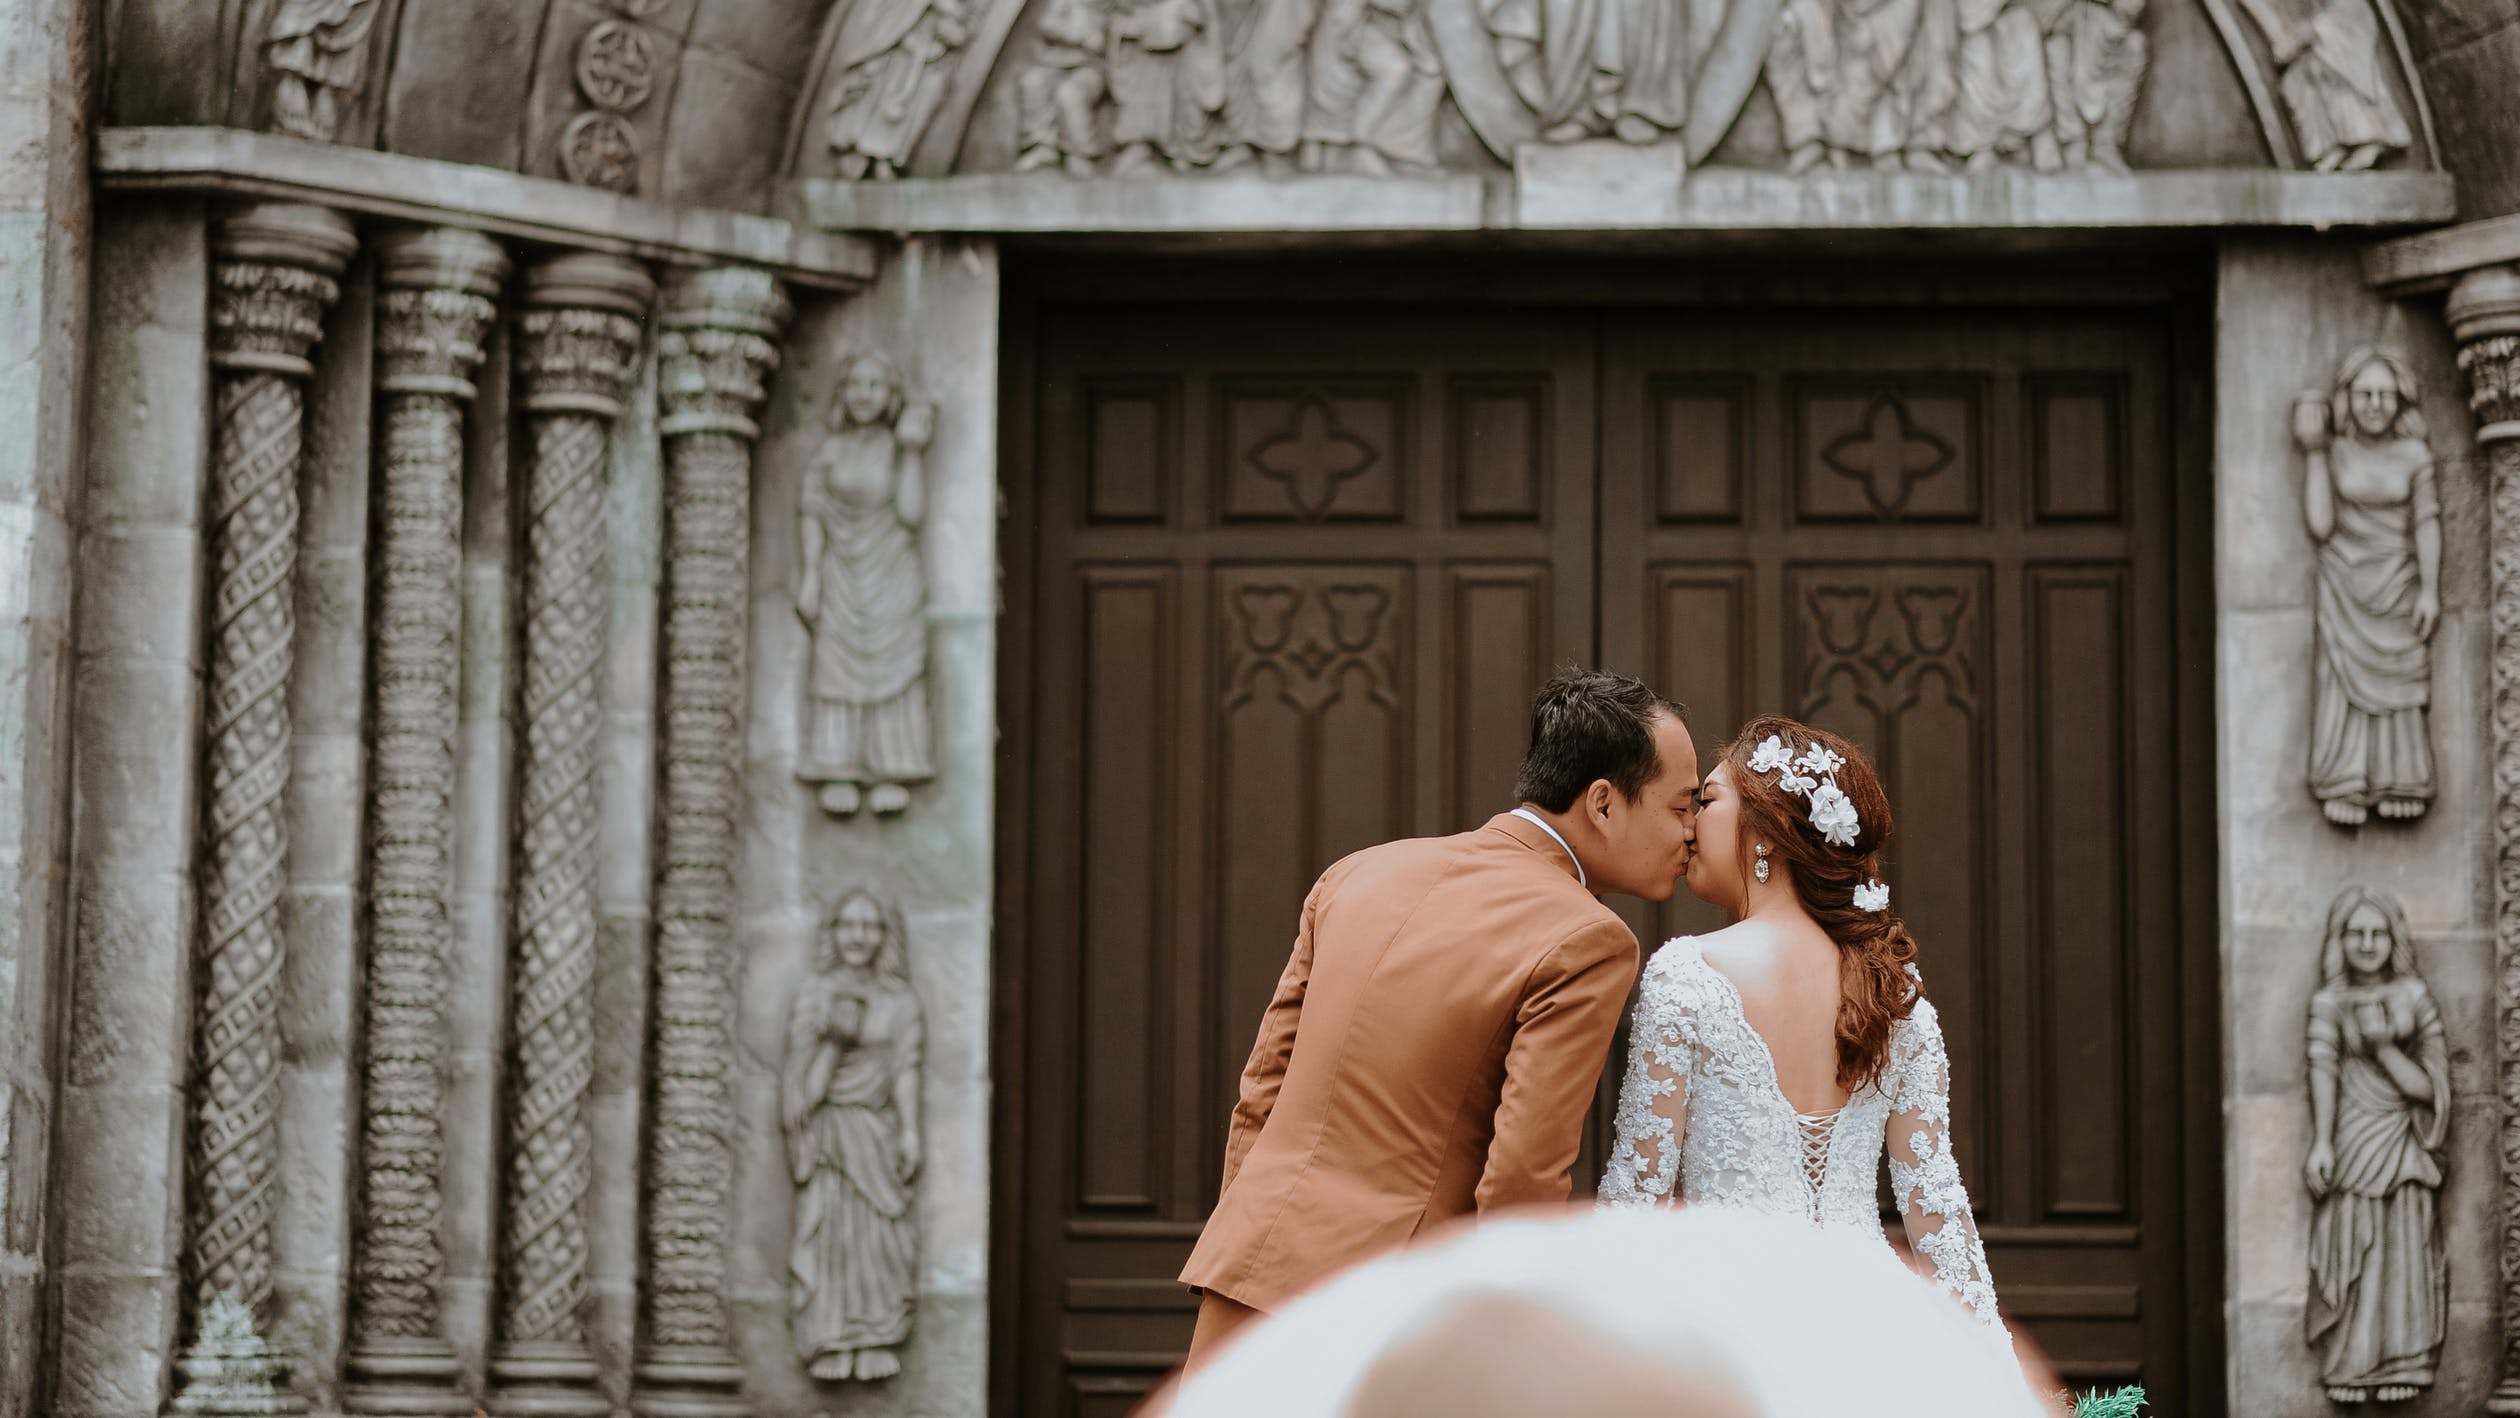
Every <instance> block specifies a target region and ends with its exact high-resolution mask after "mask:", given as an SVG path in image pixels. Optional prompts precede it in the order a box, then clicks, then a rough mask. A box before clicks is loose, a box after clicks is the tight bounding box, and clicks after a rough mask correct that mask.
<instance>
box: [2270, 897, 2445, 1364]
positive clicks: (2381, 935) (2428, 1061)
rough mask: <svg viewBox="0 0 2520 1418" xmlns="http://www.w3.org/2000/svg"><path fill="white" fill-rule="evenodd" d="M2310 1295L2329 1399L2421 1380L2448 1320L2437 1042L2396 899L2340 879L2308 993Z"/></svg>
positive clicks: (2309, 1324) (2440, 1051) (2313, 1335)
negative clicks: (2315, 980) (2313, 989)
mask: <svg viewBox="0 0 2520 1418" xmlns="http://www.w3.org/2000/svg"><path fill="white" fill-rule="evenodd" d="M2309 1056H2310V1155H2309V1157H2308V1158H2307V1159H2306V1160H2305V1161H2304V1162H2303V1164H2302V1179H2303V1181H2304V1182H2305V1183H2306V1184H2307V1185H2308V1187H2309V1189H2310V1198H2311V1204H2312V1209H2311V1218H2310V1300H2309V1309H2308V1313H2307V1316H2306V1337H2307V1339H2308V1341H2309V1344H2310V1347H2311V1349H2312V1350H2313V1351H2314V1352H2316V1353H2317V1354H2318V1356H2319V1361H2320V1373H2321V1377H2322V1379H2323V1381H2324V1382H2325V1383H2326V1385H2327V1396H2328V1399H2329V1401H2331V1402H2334V1403H2340V1404H2352V1403H2368V1402H2375V1401H2376V1402H2380V1403H2403V1402H2405V1401H2407V1400H2408V1399H2411V1398H2414V1397H2415V1396H2416V1395H2417V1394H2419V1393H2421V1392H2422V1391H2423V1390H2425V1389H2427V1388H2430V1387H2432V1383H2433V1374H2434V1370H2435V1369H2436V1368H2437V1367H2438V1365H2439V1363H2440V1360H2441V1341H2442V1335H2443V1333H2444V1331H2445V1329H2446V1328H2447V1325H2448V1319H2449V1309H2450V1305H2449V1291H2450V1280H2449V1263H2448V1259H2447V1257H2445V1256H2444V1255H2443V1253H2442V1249H2441V1220H2440V1217H2439V1215H2438V1214H2437V1212H2436V1210H2435V1207H2436V1204H2437V1203H2438V1201H2439V1199H2440V1193H2441V1182H2442V1159H2443V1143H2444V1141H2445V1140H2446V1139H2447V1137H2448V1134H2449V1129H2450V1046H2449V1043H2448V1041H2447V1040H2446V1038H2445V1037H2444V1035H2443V1032H2442V1026H2441V1012H2440V1010H2438V1009H2437V1008H2435V1007H2434V1005H2433V997H2432V991H2431V989H2430V988H2428V987H2427V986H2426V985H2425V984H2424V978H2423V976H2422V975H2420V974H2418V973H2417V972H2416V968H2415V942H2414V940H2413V939H2412V937H2410V936H2409V935H2408V933H2407V929H2406V911H2405V908H2404V907H2402V906H2400V905H2399V904H2398V902H2397V899H2396V898H2395V897H2392V896H2389V895H2387V894H2385V893H2382V892H2378V891H2374V890H2371V889H2370V888H2367V887H2359V886H2356V887H2348V888H2346V890H2345V891H2344V892H2343V893H2342V894H2341V895H2339V896H2338V897H2337V898H2336V903H2335V905H2334V906H2332V907H2331V908H2330V909H2329V911H2328V923H2327V936H2326V943H2325V945H2324V946H2323V947H2322V948H2321V950H2320V953H2319V989H2318V992H2317V993H2316V994H2313V995H2312V996H2311V997H2310V1026H2309Z"/></svg>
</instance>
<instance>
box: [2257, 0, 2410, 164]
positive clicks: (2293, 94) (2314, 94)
mask: <svg viewBox="0 0 2520 1418" xmlns="http://www.w3.org/2000/svg"><path fill="white" fill-rule="evenodd" d="M2241 6H2242V8H2244V9H2246V10H2247V11H2248V12H2249V17H2250V18H2251V19H2253V20H2255V21H2256V22H2257V26H2258V29H2259V30H2260V31H2261V32H2262V33H2264V34H2265V36H2266V43H2267V46H2268V47H2269V48H2270V49H2272V50H2273V51H2274V55H2275V64H2276V67H2277V68H2278V69H2280V70H2281V71H2282V73H2283V78H2282V80H2281V81H2280V82H2279V84H2278V87H2279V88H2280V89H2281V90H2282V92H2283V96H2284V109H2285V112H2287V113H2288V114H2290V115H2291V116H2292V123H2293V136H2294V138H2295V139H2296V140H2297V141H2298V142H2299V143H2300V145H2301V160H2302V162H2304V163H2305V164H2307V165H2309V166H2310V167H2312V168H2315V169H2316V170H2318V171H2320V172H2340V171H2341V172H2359V171H2362V170H2363V169H2365V168H2369V167H2372V166H2375V165H2376V164H2378V163H2379V162H2380V160H2381V159H2383V158H2385V157H2387V156H2389V155H2390V154H2392V153H2399V152H2404V151H2405V150H2406V148H2407V145H2408V144H2410V143H2412V142H2414V140H2415V139H2414V134H2413V133H2412V131H2411V130H2409V129H2408V127H2407V124H2406V114H2405V113H2404V112H2403V111H2402V110H2401V109H2399V107H2398V101H2397V96H2396V95H2395V94H2393V93H2391V92H2390V91H2389V80H2388V75H2387V69H2388V60H2389V53H2388V50H2387V48H2386V47H2385V42H2384V41H2383V40H2382V38H2381V35H2380V19H2379V17H2378V16H2377V15H2375V14H2373V13H2372V9H2371V0H2241ZM2304 10H2306V11H2307V13H2303V11H2304Z"/></svg>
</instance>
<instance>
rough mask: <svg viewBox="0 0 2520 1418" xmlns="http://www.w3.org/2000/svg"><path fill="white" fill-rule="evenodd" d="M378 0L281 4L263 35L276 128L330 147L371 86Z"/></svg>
mask: <svg viewBox="0 0 2520 1418" xmlns="http://www.w3.org/2000/svg"><path fill="white" fill-rule="evenodd" d="M376 11H377V0H280V3H279V7H278V8H277V9H275V10H273V11H272V15H271V28H270V29H269V30H268V31H267V32H265V34H264V36H263V67H265V68H266V69H269V70H270V71H271V79H272V87H271V126H272V127H274V128H277V129H279V130H280V131H281V132H283V133H290V134H294V135H296V136H297V137H300V138H311V139H313V140H314V141H316V142H318V143H329V142H331V141H333V139H334V138H335V137H337V136H338V135H339V134H340V132H341V116H342V111H343V110H344V109H346V108H348V107H349V106H350V104H351V102H352V101H353V100H355V99H357V98H358V96H359V90H360V88H361V87H362V86H363V85H365V84H366V82H367V63H368V36H369V32H370V31H371V30H373V29H374V28H375V26H376Z"/></svg>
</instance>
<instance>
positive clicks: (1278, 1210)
mask: <svg viewBox="0 0 2520 1418" xmlns="http://www.w3.org/2000/svg"><path fill="white" fill-rule="evenodd" d="M1636 961H1637V949H1636V937H1635V936H1634V935H1633V934H1631V933H1630V932H1629V930H1628V928H1627V925H1626V923H1625V922H1623V921H1621V920H1620V919H1619V917H1618V915H1617V914H1616V913H1615V912H1613V911H1612V910H1611V909H1610V908H1609V907H1607V906H1604V905H1603V904H1601V902H1600V901H1599V900H1598V899H1597V898H1595V897H1594V896H1593V895H1592V894H1591V893H1590V892H1588V891H1586V890H1585V889H1584V888H1583V887H1581V886H1579V885H1577V883H1576V878H1575V864H1574V862H1573V860H1572V859H1571V858H1569V857H1568V856H1567V854H1566V852H1565V850H1564V849H1563V848H1561V847H1559V846H1558V844H1557V842H1556V841H1555V840H1554V839H1552V838H1551V837H1550V836H1549V834H1548V833H1546V832H1544V831H1542V830H1541V829H1540V828H1538V827H1536V826H1534V825H1532V824H1531V823H1530V822H1528V821H1525V820H1524V819H1522V818H1519V817H1516V816H1514V815H1512V814H1511V813H1506V814H1501V815H1499V816H1498V817H1496V818H1495V819H1493V820H1492V821H1490V822H1489V823H1488V824H1487V825H1486V826H1484V827H1482V828H1480V829H1478V830H1477V831H1475V832H1465V833H1463V834H1461V835H1460V836H1458V837H1430V838H1420V839H1416V840H1412V841H1405V842H1391V843H1386V844H1385V845H1383V846H1380V847H1373V848H1369V849H1367V850H1365V851H1362V852H1359V853H1357V854H1356V855H1354V856H1352V857H1349V858H1347V859H1345V860H1344V861H1341V862H1339V863H1338V864H1337V865H1335V866H1333V867H1331V868H1330V870H1328V871H1327V872H1324V873H1323V874H1322V877H1321V880H1320V881H1319V882H1317V883H1315V884H1314V886H1313V889H1312V894H1311V895H1310V896H1309V897H1307V898H1306V899H1305V902H1304V917H1303V924H1302V927H1301V929H1300V930H1299V931H1298V932H1297V934H1296V937H1295V953H1294V956H1293V958H1292V959H1290V960H1289V961H1288V962H1287V965H1286V974H1285V975H1284V976H1283V977H1282V978H1280V979H1279V981H1278V987H1277V995H1276V997H1275V998H1274V999H1272V1000H1270V1002H1269V1008H1268V1012H1267V1013H1266V1014H1264V1015H1263V1016H1262V1017H1261V1020H1260V1041H1259V1043H1258V1044H1257V1045H1255V1046H1254V1047H1253V1048H1252V1051H1251V1062H1250V1063H1249V1064H1247V1065H1245V1066H1244V1068H1243V1075H1242V1097H1241V1101H1240V1102H1238V1103H1237V1104H1236V1105H1235V1107H1234V1117H1233V1127H1232V1131H1231V1133H1230V1134H1229V1136H1228V1137H1227V1139H1226V1144H1225V1183H1224V1189H1223V1194H1222V1195H1221V1196H1220V1197H1219V1198H1218V1200H1217V1203H1216V1210H1215V1212H1214V1213H1213V1214H1212V1215H1210V1216H1209V1218H1208V1223H1207V1229H1206V1230H1205V1231H1204V1232H1202V1233H1201V1234H1200V1236H1199V1244H1198V1246H1197V1248H1196V1249H1195V1250H1193V1251H1192V1252H1191V1254H1190V1264H1189V1265H1188V1267H1187V1268H1185V1269H1184V1270H1183V1271H1182V1273H1181V1279H1182V1281H1183V1283H1185V1284H1188V1285H1194V1286H1198V1287H1200V1288H1202V1289H1206V1290H1210V1291H1213V1292H1215V1293H1217V1294H1220V1295H1223V1296H1225V1297H1227V1298H1229V1299H1233V1300H1239V1301H1241V1302H1242V1303H1243V1304H1246V1305H1249V1306H1252V1307H1253V1308H1255V1309H1262V1310H1269V1309H1275V1308H1277V1307H1279V1306H1281V1305H1283V1304H1284V1303H1285V1302H1286V1301H1288V1300H1289V1299H1292V1298H1293V1297H1294V1296H1295V1295H1296V1294H1297V1293H1299V1292H1301V1291H1302V1290H1304V1289H1306V1288H1308V1287H1309V1286H1311V1285H1312V1284H1313V1283H1314V1282H1315V1281H1318V1280H1321V1279H1324V1278H1325V1277H1327V1276H1328V1275H1329V1274H1330V1273H1331V1272H1333V1271H1335V1270H1339V1269H1342V1268H1344V1267H1346V1266H1348V1265H1351V1264H1353V1263H1355V1262H1356V1261H1359V1260H1362V1259H1364V1258H1365V1257H1367V1256H1369V1255H1371V1254H1373V1253H1375V1252H1377V1251H1382V1250H1387V1249H1390V1248H1392V1247H1394V1246H1398V1245H1401V1244H1403V1243H1405V1242H1407V1241H1408V1240H1409V1239H1410V1238H1411V1237H1412V1236H1414V1235H1416V1234H1417V1232H1418V1231H1419V1230H1421V1229H1422V1228H1424V1227H1427V1226H1429V1225H1432V1224H1434V1223H1436V1222H1440V1221H1443V1220H1445V1219H1448V1218H1450V1217H1455V1216H1461V1215H1465V1214H1467V1213H1469V1212H1472V1211H1487V1210H1492V1209H1494V1208H1497V1207H1502V1206H1513V1205H1517V1204H1521V1203H1526V1202H1549V1201H1564V1200H1565V1199H1566V1196H1567V1192H1568V1189H1569V1187H1568V1177H1567V1172H1568V1169H1569V1168H1570V1167H1572V1166H1573V1165H1574V1162H1575V1151H1576V1147H1577V1145H1578V1144H1579V1143H1580V1141H1581V1139H1582V1135H1583V1129H1584V1119H1585V1117H1586V1115H1587V1112H1588V1109H1589V1106H1590V1104H1591V1102H1592V1096H1593V1088H1594V1086H1595V1085H1596V1084H1597V1083H1598V1082H1599V1081H1600V1078H1601V1069H1602V1065H1603V1063H1604V1062H1606V1061H1607V1059H1608V1057H1609V1052H1610V1040H1611V1037H1612V1036H1613V1035H1614V1034H1616V1033H1617V1032H1618V1027H1619V1020H1620V1015H1621V1013H1622V1012H1623V1011H1624V1010H1625V1008H1626V1006H1627V999H1628V991H1629V990H1630V989H1631V988H1632V987H1633V986H1634V985H1635V983H1636Z"/></svg>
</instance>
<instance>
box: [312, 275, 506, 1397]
mask: <svg viewBox="0 0 2520 1418" xmlns="http://www.w3.org/2000/svg"><path fill="white" fill-rule="evenodd" d="M377 250H378V256H379V261H378V266H377V282H378V285H379V286H380V287H381V298H380V300H379V302H378V304H379V307H380V310H379V318H378V321H377V331H376V354H377V362H378V381H377V384H378V388H379V390H380V392H381V395H382V397H381V399H380V402H381V403H382V404H383V406H384V419H383V423H384V429H385V436H384V452H385V458H384V472H383V478H382V483H383V497H382V503H383V515H382V516H381V517H380V518H379V519H378V522H377V537H376V567H377V575H376V611H375V615H376V619H375V669H376V679H375V694H376V741H375V750H374V753H375V757H374V760H373V769H374V775H375V787H374V790H373V796H372V797H371V798H370V799H369V801H368V862H369V866H368V899H369V905H368V921H369V927H368V942H369V943H368V969H367V1000H366V1021H367V1058H366V1098H365V1107H364V1110H363V1115H364V1128H363V1140H364V1143H365V1156H364V1157H363V1159H362V1161H363V1164H364V1167H365V1170H364V1172H363V1174H362V1176H361V1178H360V1201H361V1208H360V1210H361V1221H362V1224H361V1227H360V1230H359V1235H358V1241H357V1244H358V1253H357V1261H356V1264H355V1267H354V1269H353V1272H352V1277H351V1295H350V1355H349V1359H348V1360H347V1363H346V1368H347V1375H346V1378H347V1381H346V1382H345V1383H344V1385H343V1387H342V1393H341V1405H342V1407H343V1408H344V1409H346V1410H348V1411H350V1412H353V1413H372V1414H389V1415H426V1414H440V1413H444V1414H463V1413H469V1412H471V1411H472V1400H471V1399H470V1398H468V1397H467V1396H465V1394H464V1393H463V1392H462V1391H461V1390H460V1388H459V1387H458V1384H459V1382H460V1380H461V1372H460V1368H459V1366H458V1364H457V1362H456V1358H455V1350H454V1349H453V1347H452V1346H450V1345H449V1344H448V1343H447V1341H446V1334H445V1330H444V1328H443V1327H442V1325H441V1323H440V1315H439V1295H440V1287H441V1286H442V1285H443V1284H444V1281H445V1270H446V1262H445V1257H444V1255H443V1254H442V1253H441V1252H440V1250H439V1246H438V1220H439V1214H440V1201H439V1190H438V1187H439V1173H440V1171H441V1169H442V1167H443V1165H444V1160H445V1148H444V1142H443V1135H442V1133H441V1130H440V1128H439V1124H438V1114H439V1110H440V1109H441V1107H442V1106H443V1102H444V1092H445V1076H446V1008H445V996H446V970H447V952H448V950H449V948H450V946H451V944H452V939H453V937H452V926H451V922H450V920H449V916H448V905H447V903H448V899H449V896H450V894H451V892H452V889H453V871H454V863H453V856H452V840H451V832H450V828H451V826H452V823H453V820H454V816H455V804H454V791H455V715H456V691H457V680H456V641H457V636H458V634H459V633H460V630H461V621H462V587H461V585H460V581H459V573H460V565H461V561H462V548H461V546H460V538H461V535H462V528H461V521H462V509H463V486H464V406H465V405H466V404H468V403H470V402H471V401H472V397H473V385H472V376H473V371H474V370H476V369H478V368H479V367H480V365H481V353H482V350H481V347H482V341H483V339H484V337H486V336H487V335H488V334H489V332H490V322H491V321H492V320H493V319H495V318H496V317H497V315H498V306H497V305H496V303H495V302H496V299H497V296H498V293H499V286H500V283H501V282H502V281H504V280H505V279H506V278H507V272H508V260H507V254H506V253H505V252H504V251H502V250H500V249H499V244H498V243H497V242H495V241H492V240H490V239H489V238H488V237H485V236H482V235H480V234H479V233H477V232H469V231H460V230H456V229H453V228H447V227H440V228H434V229H429V230H405V231H398V232H394V233H391V234H389V235H387V236H385V237H383V238H381V239H380V240H379V241H378V242H377Z"/></svg>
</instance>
